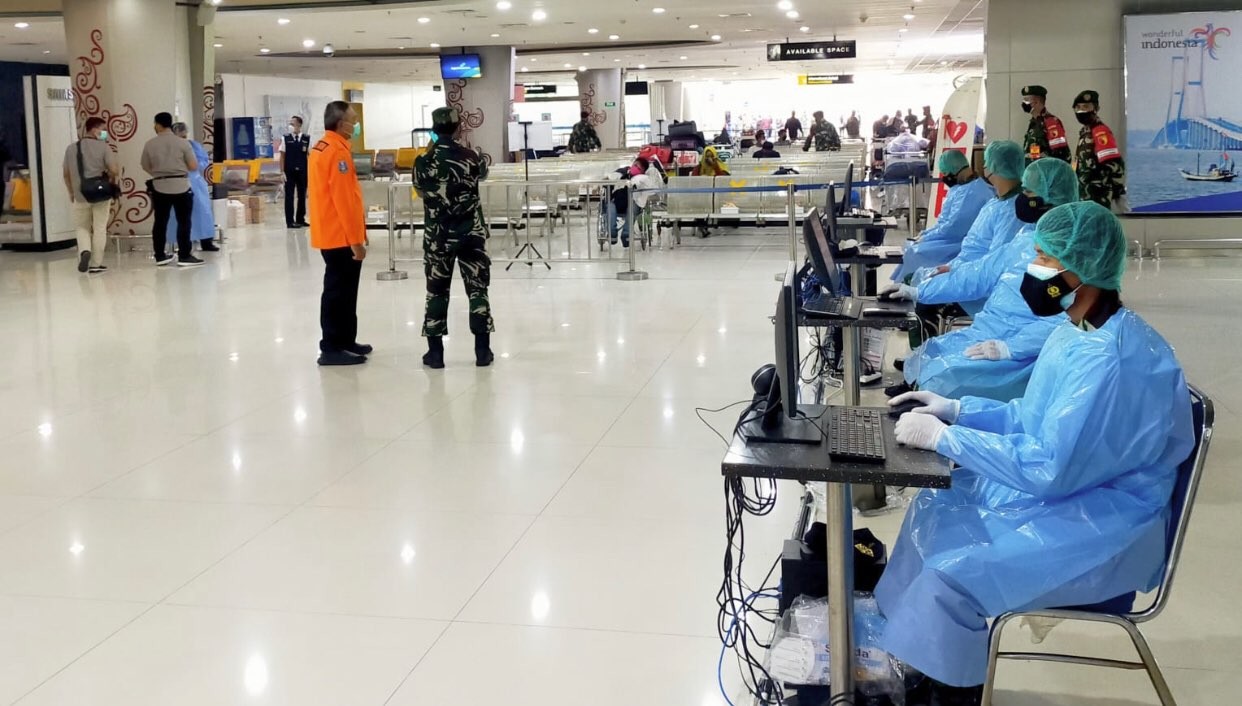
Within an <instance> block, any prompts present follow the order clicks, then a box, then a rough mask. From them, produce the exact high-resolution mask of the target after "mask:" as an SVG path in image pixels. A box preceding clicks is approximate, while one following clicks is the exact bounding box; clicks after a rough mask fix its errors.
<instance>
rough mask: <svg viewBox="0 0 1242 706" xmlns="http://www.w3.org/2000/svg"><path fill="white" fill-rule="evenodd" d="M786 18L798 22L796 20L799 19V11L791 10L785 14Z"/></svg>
mask: <svg viewBox="0 0 1242 706" xmlns="http://www.w3.org/2000/svg"><path fill="white" fill-rule="evenodd" d="M785 16H786V17H788V18H789V19H791V20H796V19H798V11H797V10H790V11H789V12H786V13H785Z"/></svg>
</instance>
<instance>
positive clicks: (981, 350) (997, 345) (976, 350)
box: [966, 340, 1013, 360]
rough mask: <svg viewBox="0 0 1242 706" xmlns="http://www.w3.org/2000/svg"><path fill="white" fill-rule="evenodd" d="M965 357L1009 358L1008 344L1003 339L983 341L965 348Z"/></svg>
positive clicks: (975, 358) (981, 358)
mask: <svg viewBox="0 0 1242 706" xmlns="http://www.w3.org/2000/svg"><path fill="white" fill-rule="evenodd" d="M966 357H967V358H970V359H971V360H1009V359H1010V358H1012V357H1013V356H1012V355H1010V353H1009V346H1008V345H1006V344H1005V342H1004V341H997V340H991V341H984V342H983V343H976V344H975V345H973V346H971V347H969V348H967V349H966Z"/></svg>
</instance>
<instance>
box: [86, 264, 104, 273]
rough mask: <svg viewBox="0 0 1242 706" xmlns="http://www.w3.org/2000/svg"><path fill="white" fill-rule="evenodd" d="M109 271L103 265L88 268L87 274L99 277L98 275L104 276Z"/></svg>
mask: <svg viewBox="0 0 1242 706" xmlns="http://www.w3.org/2000/svg"><path fill="white" fill-rule="evenodd" d="M107 271H108V268H107V267H104V266H103V265H98V266H95V267H91V268H88V269H87V270H86V273H87V274H89V275H98V274H102V273H104V272H107Z"/></svg>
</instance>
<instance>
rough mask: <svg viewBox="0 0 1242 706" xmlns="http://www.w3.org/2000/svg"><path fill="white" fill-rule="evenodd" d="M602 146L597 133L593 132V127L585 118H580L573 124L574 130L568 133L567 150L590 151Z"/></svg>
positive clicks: (575, 151) (576, 151)
mask: <svg viewBox="0 0 1242 706" xmlns="http://www.w3.org/2000/svg"><path fill="white" fill-rule="evenodd" d="M601 147H603V144H602V143H601V142H600V141H599V135H597V134H595V128H594V127H593V126H592V125H591V123H589V122H587V121H586V120H580V121H578V123H577V124H576V125H574V131H573V132H571V133H569V151H570V152H574V153H578V152H590V151H591V150H594V149H599V148H601Z"/></svg>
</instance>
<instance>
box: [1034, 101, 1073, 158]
mask: <svg viewBox="0 0 1242 706" xmlns="http://www.w3.org/2000/svg"><path fill="white" fill-rule="evenodd" d="M1022 151H1023V152H1025V153H1026V163H1027V164H1030V163H1031V162H1034V161H1035V160H1037V159H1040V158H1042V157H1048V156H1052V157H1056V158H1057V159H1063V160H1065V161H1066V162H1068V161H1070V158H1071V157H1072V156H1073V155H1071V154H1070V148H1069V138H1068V137H1066V136H1065V125H1064V124H1063V123H1062V122H1061V119H1060V118H1058V117H1057V116H1055V115H1053V114H1052V113H1049V112H1047V111H1044V114H1043V115H1040V116H1038V117H1033V118H1031V124H1030V126H1028V127H1027V128H1026V139H1025V140H1023V142H1022Z"/></svg>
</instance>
